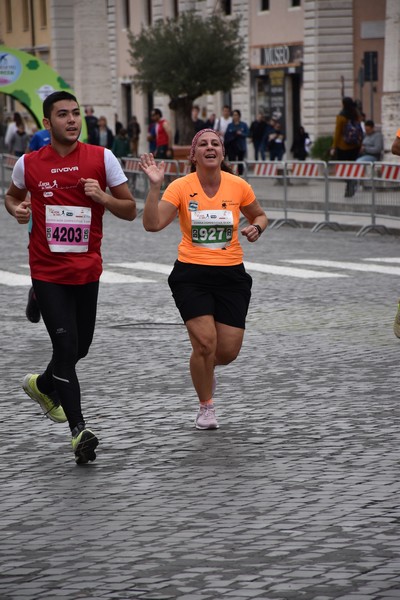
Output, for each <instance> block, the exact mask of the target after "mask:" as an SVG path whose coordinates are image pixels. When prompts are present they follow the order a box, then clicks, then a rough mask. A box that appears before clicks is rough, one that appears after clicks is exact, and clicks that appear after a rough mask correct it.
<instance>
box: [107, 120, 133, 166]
mask: <svg viewBox="0 0 400 600" xmlns="http://www.w3.org/2000/svg"><path fill="white" fill-rule="evenodd" d="M130 151H131V145H130V143H129V138H128V134H127V131H126V129H124V128H123V127H122V128H121V129H120V130H119V132H118V135H116V136H115V138H114V141H113V145H112V152H113V154H114V155H115V156H116V157H117V158H118V159H121V158H125V157H126V156H128V154H130Z"/></svg>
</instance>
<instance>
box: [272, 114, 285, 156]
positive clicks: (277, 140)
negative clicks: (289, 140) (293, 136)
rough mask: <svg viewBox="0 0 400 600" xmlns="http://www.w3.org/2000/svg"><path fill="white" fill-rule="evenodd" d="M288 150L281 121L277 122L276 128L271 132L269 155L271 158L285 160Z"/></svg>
mask: <svg viewBox="0 0 400 600" xmlns="http://www.w3.org/2000/svg"><path fill="white" fill-rule="evenodd" d="M285 152H286V146H285V134H284V133H283V131H282V126H281V124H280V122H279V121H276V122H275V129H274V130H273V131H272V132H271V133H270V134H269V156H270V159H271V160H279V161H281V160H283V157H284V154H285Z"/></svg>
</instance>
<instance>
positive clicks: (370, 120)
mask: <svg viewBox="0 0 400 600" xmlns="http://www.w3.org/2000/svg"><path fill="white" fill-rule="evenodd" d="M364 125H365V126H366V127H375V123H374V122H373V120H372V119H368V121H365V123H364Z"/></svg>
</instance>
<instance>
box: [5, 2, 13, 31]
mask: <svg viewBox="0 0 400 600" xmlns="http://www.w3.org/2000/svg"><path fill="white" fill-rule="evenodd" d="M12 28H13V23H12V11H11V0H6V31H7V33H10V32H11V31H12Z"/></svg>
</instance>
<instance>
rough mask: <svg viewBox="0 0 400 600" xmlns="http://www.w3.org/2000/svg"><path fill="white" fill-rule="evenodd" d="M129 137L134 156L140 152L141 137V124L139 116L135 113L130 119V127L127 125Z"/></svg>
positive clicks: (131, 151)
mask: <svg viewBox="0 0 400 600" xmlns="http://www.w3.org/2000/svg"><path fill="white" fill-rule="evenodd" d="M127 133H128V138H129V142H130V146H131V147H130V153H131V154H132V156H138V154H139V138H140V125H139V123H138V120H137V117H135V115H133V116H132V117H131V118H130V119H129V123H128V127H127Z"/></svg>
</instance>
